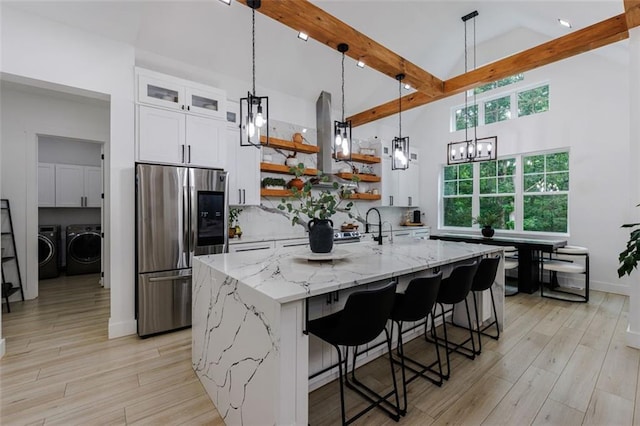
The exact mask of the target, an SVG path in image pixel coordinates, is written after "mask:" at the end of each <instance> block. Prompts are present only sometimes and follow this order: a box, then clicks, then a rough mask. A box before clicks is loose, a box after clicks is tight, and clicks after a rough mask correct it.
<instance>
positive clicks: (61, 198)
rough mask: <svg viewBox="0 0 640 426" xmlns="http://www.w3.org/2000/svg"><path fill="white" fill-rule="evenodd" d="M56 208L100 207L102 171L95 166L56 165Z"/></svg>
mask: <svg viewBox="0 0 640 426" xmlns="http://www.w3.org/2000/svg"><path fill="white" fill-rule="evenodd" d="M55 188H56V189H55V197H56V198H55V206H56V207H100V200H101V198H102V170H101V169H100V167H94V166H78V165H75V164H56V165H55Z"/></svg>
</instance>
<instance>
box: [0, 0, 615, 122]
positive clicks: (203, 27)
mask: <svg viewBox="0 0 640 426" xmlns="http://www.w3.org/2000/svg"><path fill="white" fill-rule="evenodd" d="M0 1H2V5H3V6H6V5H9V6H10V7H15V8H18V9H20V10H22V11H26V12H29V13H34V14H37V15H40V16H43V17H46V18H49V19H52V20H55V21H58V22H61V23H64V24H67V25H70V26H73V27H78V28H81V29H84V30H86V31H90V32H94V33H97V34H100V35H102V36H105V37H107V38H110V39H114V40H118V41H122V42H126V43H129V44H131V45H134V46H135V47H136V48H137V49H140V50H143V51H147V52H151V53H153V54H157V55H161V56H165V57H168V58H172V59H175V60H178V61H182V62H185V63H187V64H189V65H192V66H194V67H198V68H202V69H204V70H213V71H215V72H216V73H221V74H226V75H230V76H233V77H234V78H237V79H240V80H244V81H250V79H251V9H249V8H247V7H246V6H243V5H241V4H238V3H235V2H234V3H233V4H232V5H231V6H226V5H225V4H223V3H221V2H220V1H218V0H206V1H205V0H202V1H188V0H180V1H161V0H158V1H8V0H0ZM263 1H276V0H263ZM313 3H314V4H316V5H317V6H319V7H321V8H322V9H324V10H326V11H327V12H329V13H331V14H332V15H335V16H336V17H338V18H339V19H341V20H342V21H344V22H345V23H347V24H349V25H351V26H352V27H354V28H355V29H357V30H358V31H360V32H362V33H364V34H366V35H367V36H369V37H370V38H372V39H374V40H376V41H377V42H379V43H381V44H383V45H385V46H386V47H388V48H389V49H391V50H393V51H395V52H396V53H398V54H400V55H401V56H403V57H405V58H406V59H407V60H409V61H411V62H413V63H415V64H416V65H418V66H420V67H422V68H423V69H425V70H427V71H429V72H430V73H432V74H434V75H435V76H436V77H438V78H440V79H443V80H444V79H448V78H450V77H453V76H455V75H458V74H460V73H462V72H463V71H464V65H463V61H462V58H463V55H464V53H463V52H464V24H463V23H462V21H461V19H460V18H461V17H462V16H463V15H466V14H467V13H469V12H471V11H473V10H478V12H479V16H478V18H477V19H476V27H477V33H476V34H477V35H476V37H477V43H478V62H477V65H478V66H479V65H482V64H484V63H487V62H492V61H494V60H496V59H499V58H500V57H504V56H506V55H509V54H512V53H515V52H517V51H520V50H523V49H525V48H528V47H533V46H535V45H537V44H539V43H541V42H544V41H548V40H551V39H553V38H556V37H559V36H561V35H564V34H567V33H568V32H569V31H573V30H575V29H580V28H583V27H585V26H588V25H591V24H593V23H596V22H599V21H601V20H604V19H606V18H609V17H611V16H614V15H617V14H619V13H622V12H623V11H624V8H623V2H622V0H605V1H573V0H565V1H539V0H530V1H518V0H503V1H455V0H313ZM558 18H563V19H567V20H569V21H571V23H572V24H573V29H571V30H569V29H566V28H564V27H561V26H560V25H559V24H558V22H557V19H558ZM469 25H471V21H470V23H469ZM471 28H472V27H471V26H469V31H470V37H471V34H472V33H471ZM296 35H297V33H296V32H295V31H294V30H292V29H290V28H288V27H285V26H283V25H281V24H279V23H278V22H276V21H274V20H271V19H270V18H267V17H265V16H263V15H261V14H260V13H257V14H256V37H257V41H256V49H257V58H256V61H257V64H256V74H257V75H256V83H257V85H258V88H260V87H265V88H269V89H273V90H277V91H281V92H284V93H288V94H291V95H293V96H297V97H300V98H303V99H309V100H310V101H315V99H316V98H317V96H318V94H319V93H320V91H321V90H326V91H329V92H330V93H332V94H333V96H334V102H336V100H338V99H339V96H340V54H339V53H338V52H337V51H334V50H331V49H329V48H328V47H326V46H325V45H323V44H321V43H319V42H316V41H314V40H309V41H308V42H306V43H305V42H303V41H301V40H298V39H297V37H296ZM470 40H471V39H470ZM470 46H471V45H470ZM488 46H491V47H490V48H489V47H488ZM598 53H599V54H603V55H604V57H605V58H607V59H608V60H616V61H626V60H627V51H626V43H624V42H622V43H617V44H616V45H613V46H609V47H605V48H602V49H600V50H599V52H598ZM247 89H249V87H247ZM259 91H260V90H258V92H259ZM345 92H346V93H345V96H346V100H345V103H346V105H345V108H346V114H347V115H351V114H353V113H357V112H360V111H362V110H364V109H367V108H370V107H373V106H375V105H378V104H380V103H383V102H386V101H389V100H391V99H394V98H395V97H397V94H398V86H397V83H396V82H395V81H394V80H391V79H389V78H388V77H386V76H384V75H382V74H380V73H378V72H376V71H374V70H371V69H368V68H365V69H359V68H357V67H356V66H355V63H354V61H353V60H352V59H349V58H347V59H346V63H345ZM403 93H405V92H404V91H403Z"/></svg>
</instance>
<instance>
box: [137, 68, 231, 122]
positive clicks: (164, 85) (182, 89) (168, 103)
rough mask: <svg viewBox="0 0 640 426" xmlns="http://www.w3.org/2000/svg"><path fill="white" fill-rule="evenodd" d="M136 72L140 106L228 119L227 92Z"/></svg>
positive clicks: (181, 80)
mask: <svg viewBox="0 0 640 426" xmlns="http://www.w3.org/2000/svg"><path fill="white" fill-rule="evenodd" d="M136 71H137V75H138V102H139V103H143V104H149V105H154V106H158V107H163V108H168V109H173V110H180V111H184V112H188V113H190V114H198V115H203V116H208V117H214V118H219V119H221V120H224V119H225V117H226V105H225V99H226V93H225V91H224V90H220V89H216V88H215V87H209V86H205V85H203V84H198V83H194V82H191V81H188V80H183V79H181V78H177V77H172V76H170V75H165V74H160V73H157V72H155V71H150V70H145V69H142V68H137V69H136Z"/></svg>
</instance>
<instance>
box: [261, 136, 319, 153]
mask: <svg viewBox="0 0 640 426" xmlns="http://www.w3.org/2000/svg"><path fill="white" fill-rule="evenodd" d="M260 143H261V144H262V145H264V146H269V147H271V148H280V149H286V150H289V151H296V152H302V153H304V154H317V153H318V152H320V147H318V146H315V145H307V144H305V143H296V142H293V141H287V140H284V139H276V138H269V143H267V137H266V136H260Z"/></svg>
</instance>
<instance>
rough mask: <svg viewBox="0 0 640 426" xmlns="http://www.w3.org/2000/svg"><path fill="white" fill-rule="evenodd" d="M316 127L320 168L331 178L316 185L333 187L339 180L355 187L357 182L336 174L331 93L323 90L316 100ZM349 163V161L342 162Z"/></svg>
mask: <svg viewBox="0 0 640 426" xmlns="http://www.w3.org/2000/svg"><path fill="white" fill-rule="evenodd" d="M316 127H317V129H318V130H317V132H318V146H319V147H320V152H319V153H318V170H320V171H321V172H322V174H324V175H325V176H327V177H328V178H329V180H328V181H326V182H318V183H316V184H314V187H316V188H317V187H321V188H333V183H334V182H337V183H338V184H339V185H340V186H342V187H344V188H355V187H356V186H357V184H356V183H355V182H352V181H350V180H346V179H342V178H339V177H338V176H336V175H335V174H334V171H333V165H334V164H337V163H336V161H335V160H334V159H333V157H332V150H333V120H332V119H331V93H329V92H325V91H322V92H321V93H320V96H319V97H318V100H317V101H316ZM342 164H345V165H347V164H348V163H342Z"/></svg>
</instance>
